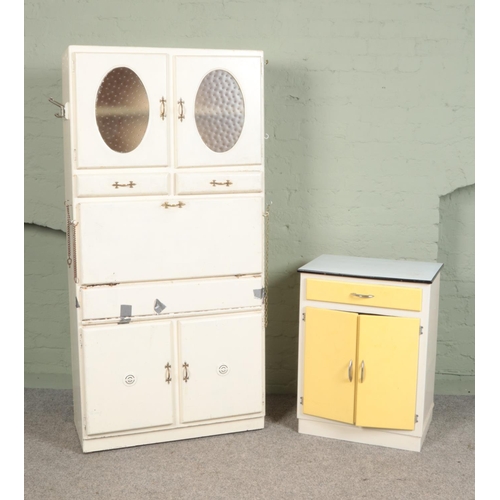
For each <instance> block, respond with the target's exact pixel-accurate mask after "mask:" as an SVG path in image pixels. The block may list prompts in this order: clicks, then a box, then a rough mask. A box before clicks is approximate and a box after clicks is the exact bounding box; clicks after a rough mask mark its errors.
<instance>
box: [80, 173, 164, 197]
mask: <svg viewBox="0 0 500 500" xmlns="http://www.w3.org/2000/svg"><path fill="white" fill-rule="evenodd" d="M75 187H76V194H77V196H78V197H80V198H93V197H96V196H144V195H150V194H151V195H155V194H156V195H159V194H164V195H168V194H170V192H169V174H167V173H166V172H161V173H156V174H153V173H149V174H138V173H135V172H134V173H123V172H122V171H120V172H119V173H109V171H106V173H104V174H103V173H102V172H99V173H96V172H93V173H92V174H89V173H84V174H78V175H77V176H75Z"/></svg>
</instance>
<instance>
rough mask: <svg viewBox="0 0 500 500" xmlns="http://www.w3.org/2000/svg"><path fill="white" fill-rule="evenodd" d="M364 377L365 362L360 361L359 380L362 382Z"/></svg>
mask: <svg viewBox="0 0 500 500" xmlns="http://www.w3.org/2000/svg"><path fill="white" fill-rule="evenodd" d="M364 379H365V362H364V361H361V376H360V380H359V381H360V382H363V381H364Z"/></svg>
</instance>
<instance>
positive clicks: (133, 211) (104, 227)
mask: <svg viewBox="0 0 500 500" xmlns="http://www.w3.org/2000/svg"><path fill="white" fill-rule="evenodd" d="M165 204H168V205H169V208H165V206H164V205H165ZM179 204H182V206H180V205H179ZM79 221H80V224H79V241H80V248H81V260H80V269H81V273H80V274H81V282H82V283H83V284H99V283H122V282H138V281H153V280H165V279H175V278H201V277H213V276H230V275H243V274H258V273H262V226H263V217H262V199H261V198H260V197H241V198H237V197H231V198H213V197H208V198H197V199H189V200H187V199H182V198H176V199H169V200H164V199H154V200H151V199H150V200H148V201H134V202H133V203H132V202H127V201H121V200H120V201H118V200H117V201H103V202H95V203H81V204H80V205H79Z"/></svg>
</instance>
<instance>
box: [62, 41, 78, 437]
mask: <svg viewBox="0 0 500 500" xmlns="http://www.w3.org/2000/svg"><path fill="white" fill-rule="evenodd" d="M71 64H72V60H71V52H70V50H69V49H68V50H66V51H65V52H64V54H63V57H62V101H63V103H64V104H66V103H69V105H68V109H69V120H67V119H63V120H62V122H63V147H64V200H65V203H67V204H69V205H73V204H74V203H73V171H72V154H71V151H72V147H73V146H72V145H73V140H72V137H73V132H74V131H73V129H74V120H72V117H73V112H72V111H73V110H72V107H71V105H72V104H73V92H72V87H73V83H74V82H73V80H72V75H73V74H72V72H71ZM69 213H70V215H71V216H73V211H72V206H70V208H69ZM68 237H69V235H68V234H67V235H66V238H68ZM76 288H77V287H76V285H75V281H74V278H73V268H72V267H68V301H69V302H68V303H69V321H70V324H69V335H70V339H71V375H72V386H73V412H74V421H75V426H76V430H77V432H78V436H79V438H80V441H81V440H82V435H83V418H82V404H81V382H80V380H81V377H80V350H79V345H80V344H79V337H78V335H79V334H78V314H79V309H78V308H77V290H76Z"/></svg>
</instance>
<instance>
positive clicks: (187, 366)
mask: <svg viewBox="0 0 500 500" xmlns="http://www.w3.org/2000/svg"><path fill="white" fill-rule="evenodd" d="M182 368H183V370H184V375H183V377H182V380H184V382H187V381H188V380H189V365H188V364H187V363H184V364H183V365H182Z"/></svg>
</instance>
